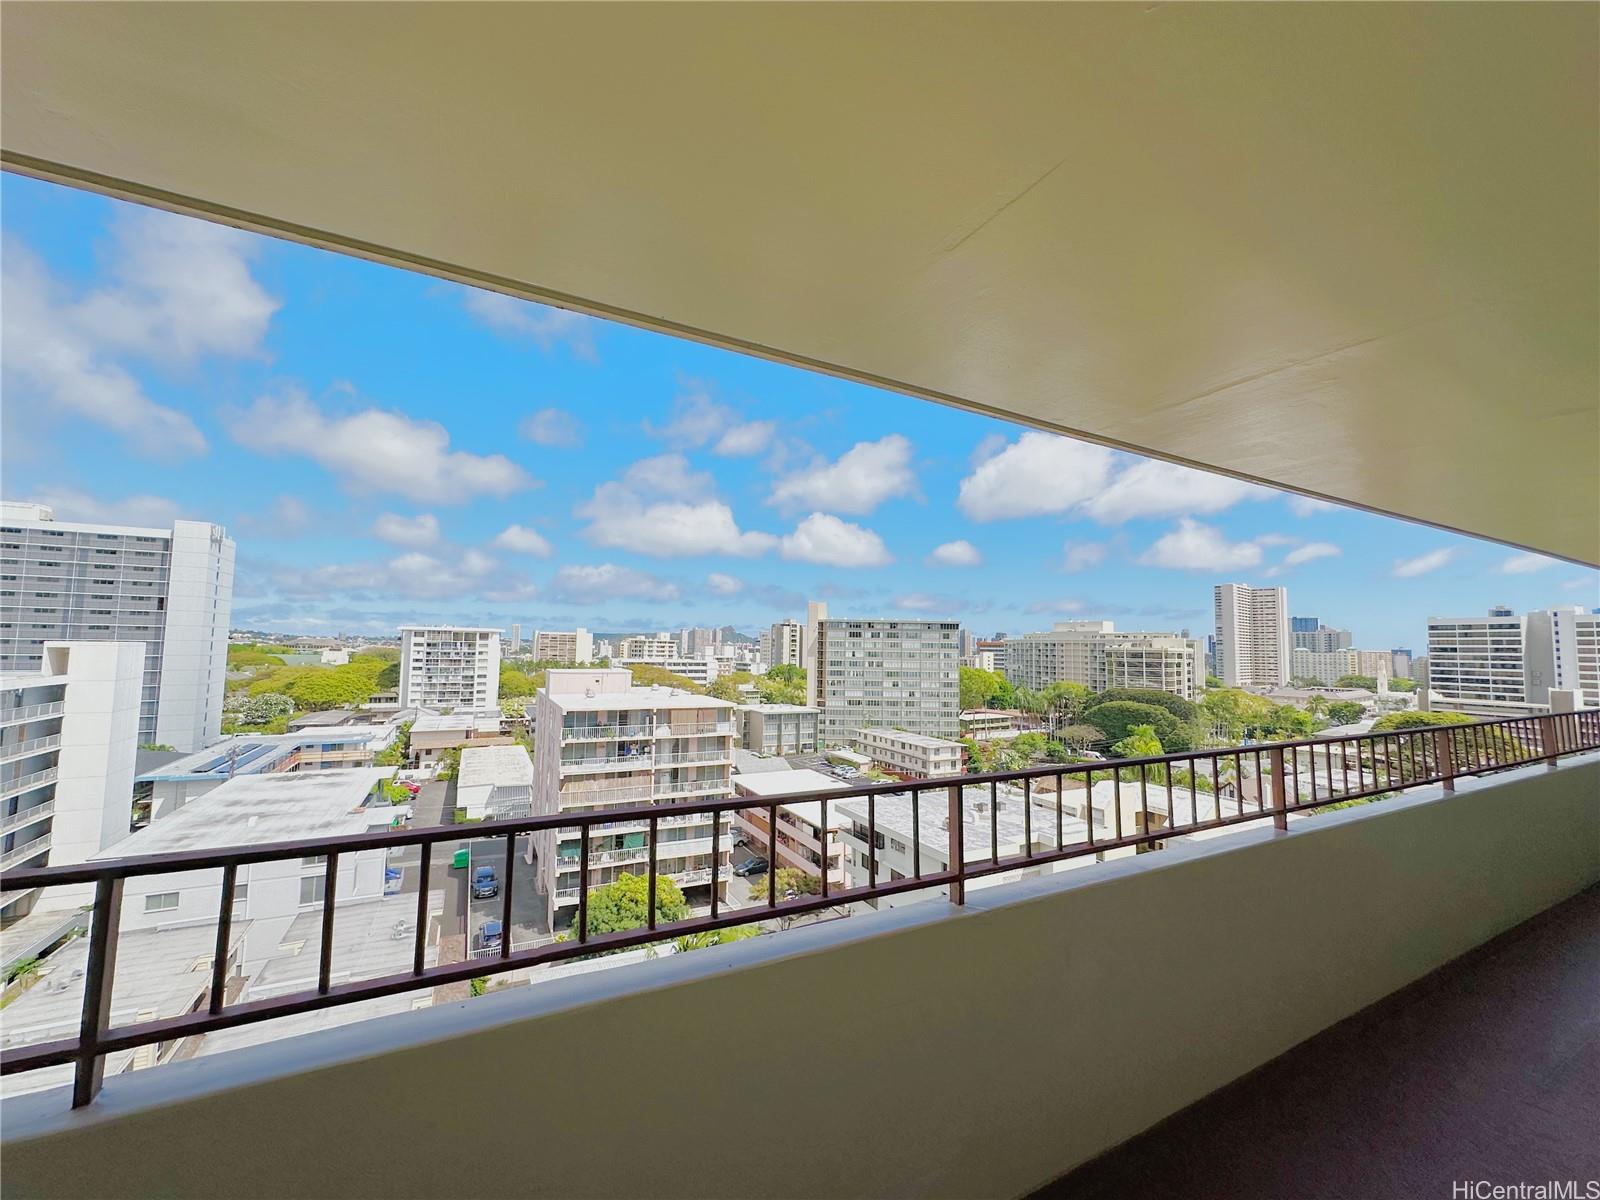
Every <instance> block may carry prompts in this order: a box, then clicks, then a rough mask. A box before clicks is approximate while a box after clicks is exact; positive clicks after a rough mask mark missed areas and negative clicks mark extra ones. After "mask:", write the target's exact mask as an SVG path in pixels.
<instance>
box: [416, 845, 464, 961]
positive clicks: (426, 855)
mask: <svg viewBox="0 0 1600 1200" xmlns="http://www.w3.org/2000/svg"><path fill="white" fill-rule="evenodd" d="M417 848H418V849H419V850H421V851H422V868H421V871H420V873H419V874H418V876H417V944H416V947H415V950H414V952H413V954H412V961H411V973H412V974H413V975H421V974H422V969H423V967H425V966H426V965H427V957H428V956H427V949H428V879H429V876H430V875H431V874H432V872H433V843H432V842H424V843H423V844H422V845H420V846H418V847H417ZM467 886H468V888H470V887H471V886H472V884H471V882H470V881H469V882H468V884H467ZM469 936H470V932H469Z"/></svg>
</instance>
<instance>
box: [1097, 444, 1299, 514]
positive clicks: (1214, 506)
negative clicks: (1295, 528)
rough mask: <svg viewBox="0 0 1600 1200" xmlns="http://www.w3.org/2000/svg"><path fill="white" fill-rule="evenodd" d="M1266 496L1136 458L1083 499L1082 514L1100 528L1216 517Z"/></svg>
mask: <svg viewBox="0 0 1600 1200" xmlns="http://www.w3.org/2000/svg"><path fill="white" fill-rule="evenodd" d="M1271 495H1272V493H1271V492H1269V491H1268V490H1267V489H1265V488H1262V487H1258V486H1257V485H1255V484H1253V483H1244V482H1241V481H1240V480H1237V479H1230V478H1229V477H1228V476H1226V475H1213V474H1211V473H1210V472H1209V471H1197V470H1195V469H1194V468H1193V467H1183V466H1179V465H1178V464H1177V463H1169V462H1161V461H1158V460H1156V459H1139V460H1135V461H1133V462H1132V463H1130V464H1129V465H1127V466H1125V467H1123V469H1122V470H1121V471H1119V472H1118V473H1117V475H1116V477H1115V478H1114V479H1112V480H1111V482H1110V483H1109V484H1108V485H1107V486H1106V487H1105V488H1104V489H1103V490H1101V491H1099V492H1096V493H1095V494H1094V495H1092V496H1090V497H1089V498H1088V499H1087V500H1085V501H1084V502H1083V511H1084V512H1085V513H1086V514H1087V515H1089V516H1091V517H1093V518H1094V519H1095V520H1096V521H1099V522H1100V523H1101V524H1103V525H1120V524H1121V523H1122V522H1124V521H1132V520H1137V519H1140V518H1150V517H1174V516H1190V515H1194V514H1197V513H1216V512H1221V511H1222V510H1223V509H1225V508H1231V507H1233V506H1234V505H1235V504H1238V503H1239V502H1240V501H1241V500H1248V499H1265V498H1266V497H1268V496H1271Z"/></svg>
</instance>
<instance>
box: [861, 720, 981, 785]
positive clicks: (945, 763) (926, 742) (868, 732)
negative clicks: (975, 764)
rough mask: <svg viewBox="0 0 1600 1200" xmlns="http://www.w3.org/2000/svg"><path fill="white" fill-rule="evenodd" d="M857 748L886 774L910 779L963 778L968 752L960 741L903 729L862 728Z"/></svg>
mask: <svg viewBox="0 0 1600 1200" xmlns="http://www.w3.org/2000/svg"><path fill="white" fill-rule="evenodd" d="M856 747H857V748H858V749H859V750H860V751H861V752H862V753H863V754H865V755H867V756H868V757H869V758H871V759H872V761H873V762H874V763H875V764H877V765H878V766H879V767H882V768H883V769H884V770H885V771H888V772H890V773H891V774H894V775H899V776H901V777H903V778H906V779H935V778H939V777H942V776H945V775H960V774H961V773H962V767H961V760H962V755H963V754H964V753H965V750H964V748H963V747H962V745H961V743H960V742H951V741H946V740H945V739H944V738H936V737H928V736H927V735H926V734H922V733H907V732H905V731H904V730H901V729H862V730H860V731H858V732H857V734H856Z"/></svg>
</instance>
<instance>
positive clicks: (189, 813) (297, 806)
mask: <svg viewBox="0 0 1600 1200" xmlns="http://www.w3.org/2000/svg"><path fill="white" fill-rule="evenodd" d="M394 773H395V768H394V767H363V768H359V769H356V770H350V771H315V772H293V773H289V774H271V775H245V776H240V777H238V778H235V779H230V780H228V781H227V782H226V783H224V784H222V785H221V786H220V787H218V788H216V789H215V790H214V791H211V792H208V793H207V794H206V795H204V796H201V797H200V798H199V799H197V800H194V801H193V802H191V803H190V804H188V805H186V806H184V807H183V808H182V809H180V810H178V811H177V812H176V813H174V814H173V815H172V816H170V817H167V818H165V819H164V820H160V821H156V822H154V823H152V824H150V825H147V826H145V828H143V829H141V830H139V832H138V833H135V834H133V835H132V836H131V837H126V838H124V839H123V840H122V841H121V842H119V843H117V844H115V845H114V846H113V847H111V848H110V849H109V850H106V851H104V852H103V853H101V854H99V855H96V856H95V857H98V858H112V857H115V858H122V857H126V856H130V855H146V854H154V855H160V854H177V853H181V852H184V851H194V850H208V849H221V848H223V847H233V846H256V845H266V844H269V843H271V842H284V841H292V840H296V839H302V838H325V837H339V836H341V835H344V834H362V833H372V832H377V831H379V830H382V829H387V828H388V827H389V826H390V825H391V824H392V823H393V820H394V812H393V809H392V808H391V806H390V805H389V804H388V803H387V802H385V801H384V800H383V799H382V798H381V796H380V794H379V787H378V784H379V781H380V780H382V779H386V778H388V777H390V776H392V775H393V774H394ZM386 865H387V852H386V851H384V850H381V849H380V850H362V851H356V852H353V853H348V854H341V855H340V856H339V873H338V877H337V880H336V881H335V888H336V890H335V893H334V904H335V906H336V907H342V906H344V905H346V904H353V903H359V902H362V901H377V900H381V899H382V898H383V894H384V868H385V866H386ZM326 885H327V875H326V864H325V862H324V860H323V859H321V858H298V859H297V858H290V859H278V860H275V861H272V862H261V863H247V864H245V865H243V866H241V867H240V868H239V871H238V877H237V880H236V882H235V886H234V893H233V897H234V909H233V918H234V921H235V923H236V924H242V925H244V926H245V929H246V933H245V942H244V948H243V951H242V955H241V957H242V965H243V966H244V968H245V969H246V970H247V971H248V970H250V969H252V968H253V967H254V965H256V964H258V963H261V962H264V961H265V960H267V959H269V958H272V957H274V956H276V955H278V954H280V953H282V951H281V949H280V944H281V943H282V941H283V938H284V934H285V933H286V932H287V931H288V929H289V926H290V925H292V924H293V923H294V920H295V918H296V917H297V916H299V915H300V913H302V912H305V911H318V910H320V908H321V904H322V897H323V894H324V891H325V888H326ZM221 900H222V872H221V871H220V870H208V871H185V872H181V873H178V874H169V875H140V876H133V877H131V878H129V879H128V881H127V883H126V884H125V885H124V889H123V898H122V929H123V931H124V932H135V931H138V930H145V929H175V928H181V927H184V926H191V925H202V926H209V927H212V928H215V926H216V921H217V910H218V907H219V906H220V904H221ZM309 951H310V952H311V953H312V954H315V953H316V947H315V945H314V944H313V945H312V946H311V947H309Z"/></svg>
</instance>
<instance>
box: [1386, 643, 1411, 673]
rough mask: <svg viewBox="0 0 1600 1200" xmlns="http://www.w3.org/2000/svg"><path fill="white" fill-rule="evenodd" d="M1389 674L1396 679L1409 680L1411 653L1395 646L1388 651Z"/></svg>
mask: <svg viewBox="0 0 1600 1200" xmlns="http://www.w3.org/2000/svg"><path fill="white" fill-rule="evenodd" d="M1389 674H1390V675H1392V676H1393V677H1394V678H1396V679H1410V678H1411V651H1410V650H1408V649H1405V648H1403V647H1400V646H1396V647H1395V648H1394V649H1393V650H1391V651H1389Z"/></svg>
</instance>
